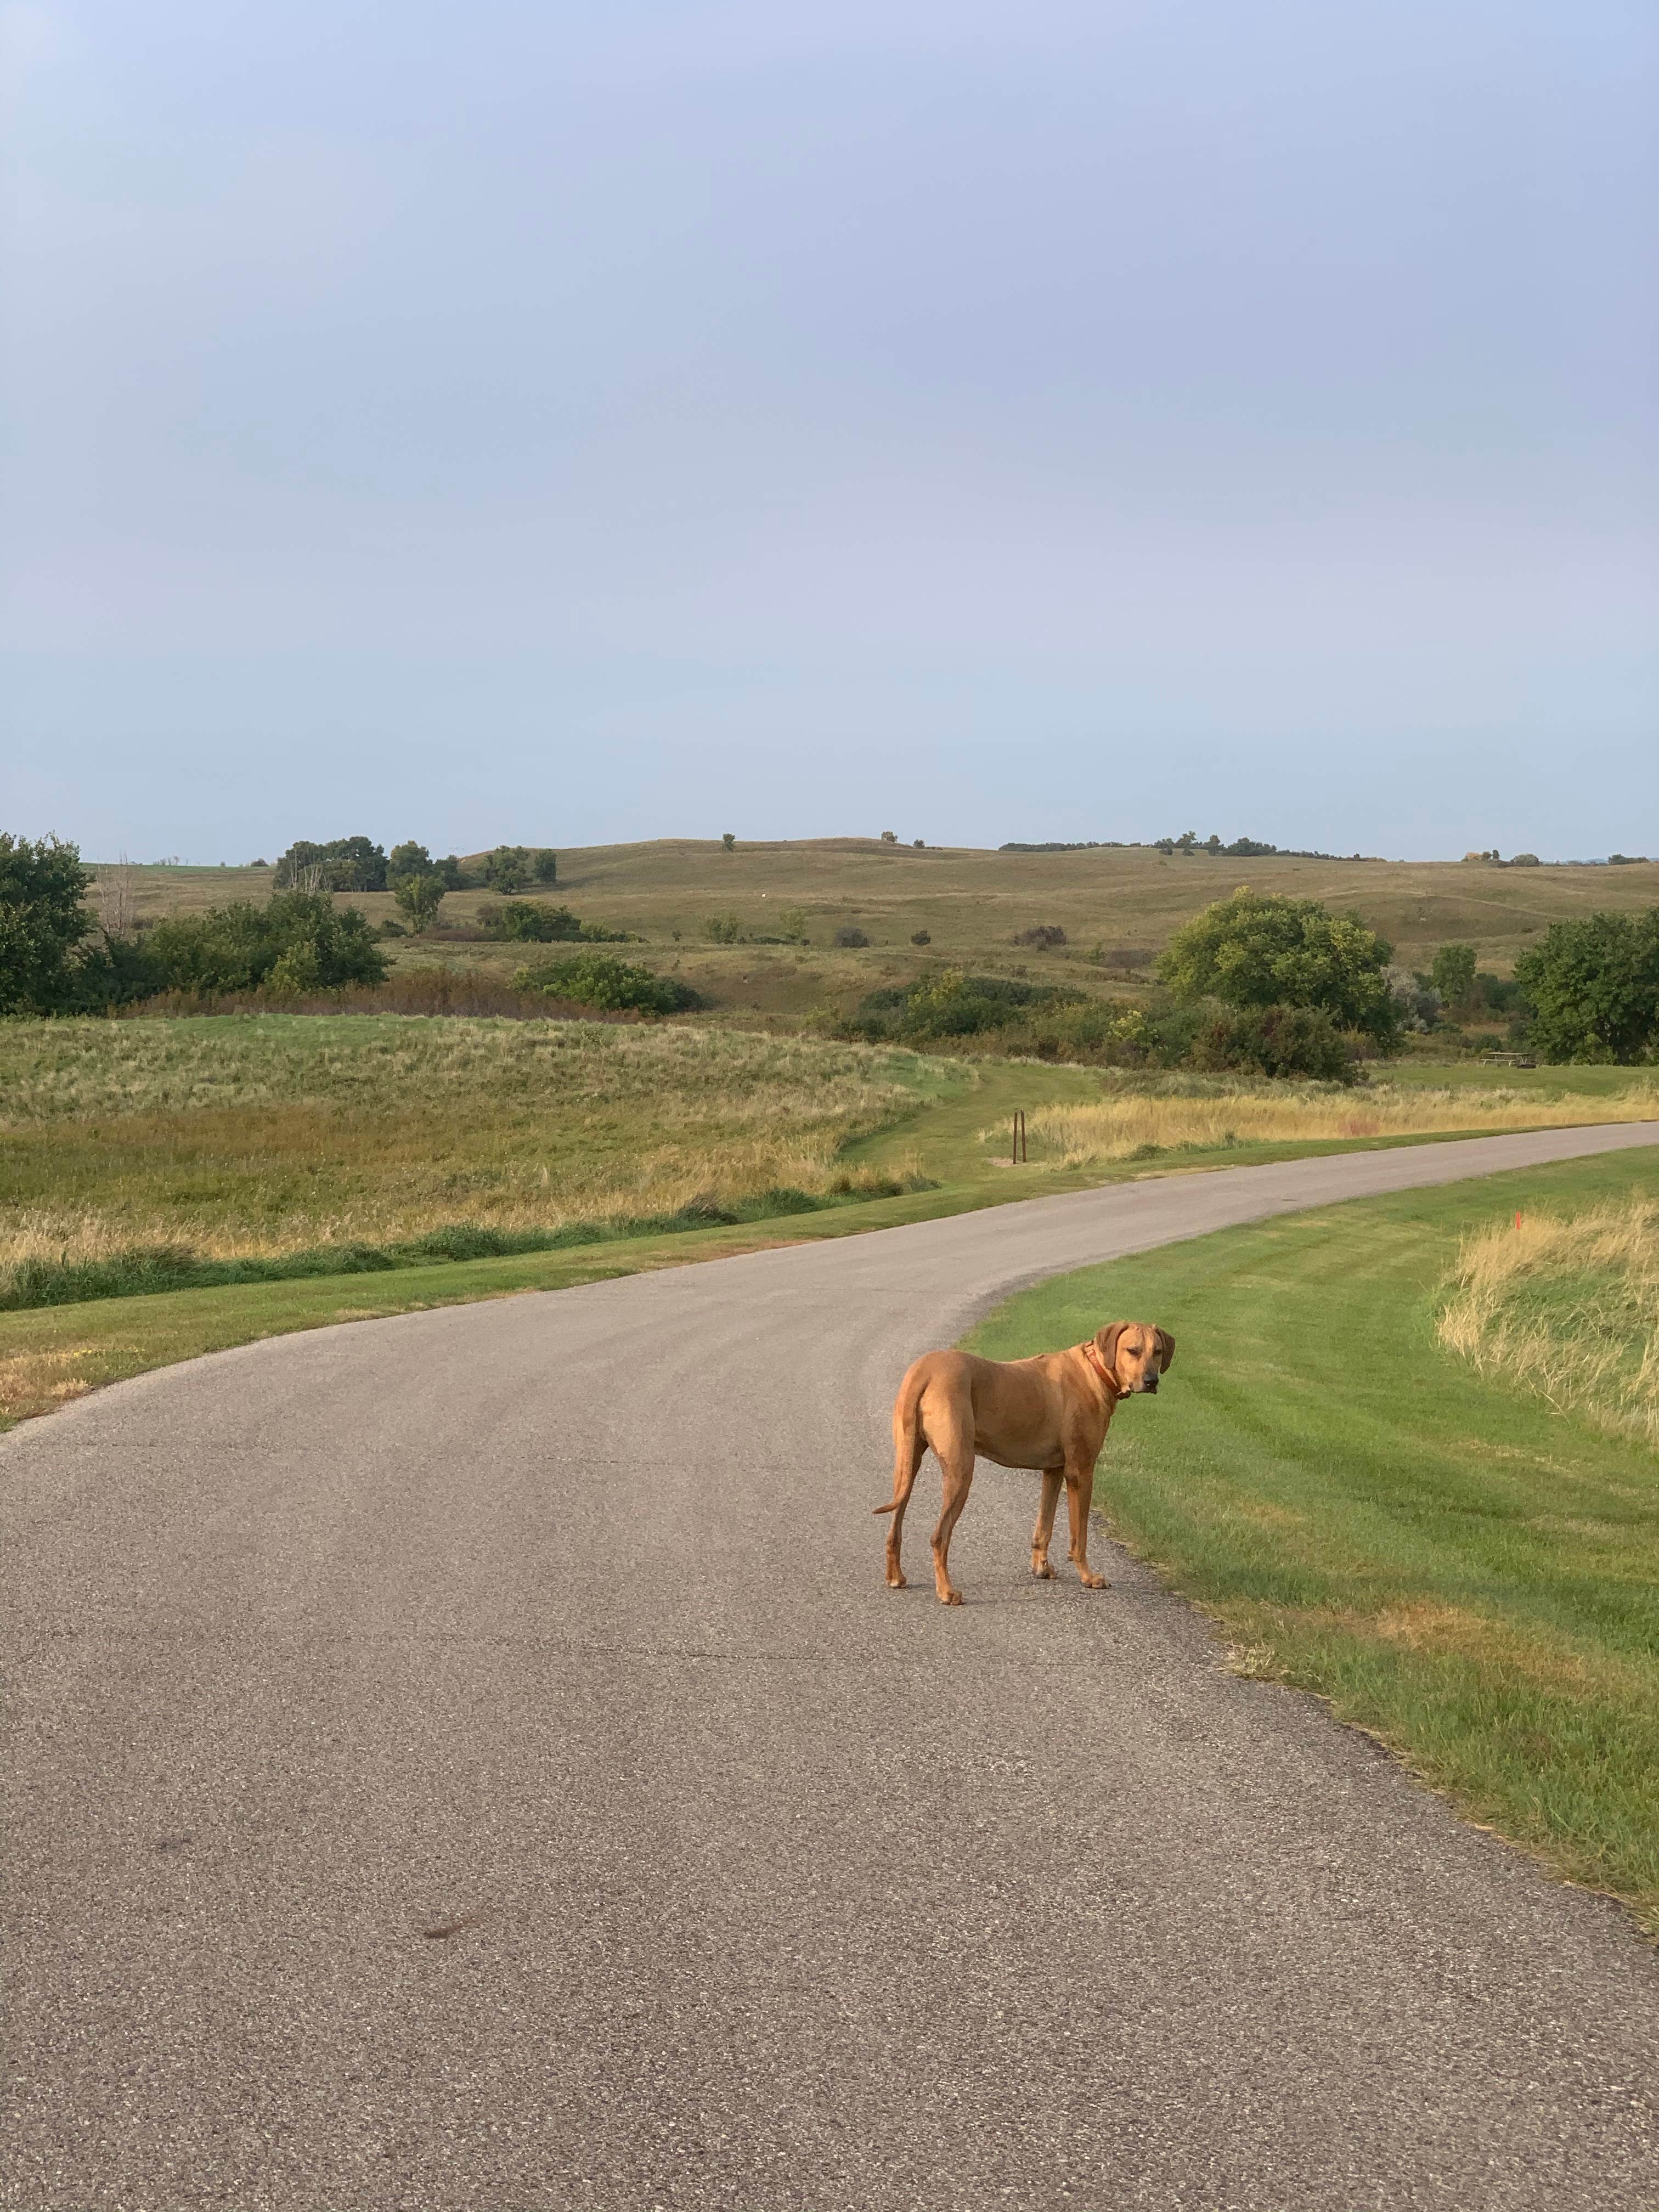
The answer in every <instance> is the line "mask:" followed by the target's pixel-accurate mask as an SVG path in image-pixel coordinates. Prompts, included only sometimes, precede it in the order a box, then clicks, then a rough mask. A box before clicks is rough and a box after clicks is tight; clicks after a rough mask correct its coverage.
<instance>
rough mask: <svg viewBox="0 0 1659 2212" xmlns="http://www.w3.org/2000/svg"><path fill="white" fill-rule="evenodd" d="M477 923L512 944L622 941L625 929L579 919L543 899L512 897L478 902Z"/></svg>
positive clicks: (606, 943)
mask: <svg viewBox="0 0 1659 2212" xmlns="http://www.w3.org/2000/svg"><path fill="white" fill-rule="evenodd" d="M478 921H479V923H480V926H481V927H483V928H484V929H486V930H488V931H489V934H490V935H491V936H492V937H495V938H500V939H502V940H503V941H504V942H506V943H507V944H512V945H574V944H584V945H625V944H627V942H628V932H627V931H626V930H625V929H607V928H606V927H605V924H604V923H603V922H602V921H579V920H578V919H577V917H576V916H575V915H574V914H573V913H572V912H571V911H570V908H568V906H550V905H549V904H548V902H547V901H546V900H545V899H515V900H514V901H513V904H512V905H511V906H481V907H480V908H478Z"/></svg>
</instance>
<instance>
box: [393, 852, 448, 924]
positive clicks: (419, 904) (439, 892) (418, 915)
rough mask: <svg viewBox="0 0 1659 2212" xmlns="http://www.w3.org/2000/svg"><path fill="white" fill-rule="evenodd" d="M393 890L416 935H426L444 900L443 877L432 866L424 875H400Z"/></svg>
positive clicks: (400, 908)
mask: <svg viewBox="0 0 1659 2212" xmlns="http://www.w3.org/2000/svg"><path fill="white" fill-rule="evenodd" d="M392 892H393V896H395V898H396V899H397V902H398V908H399V910H400V911H401V912H402V914H403V916H404V921H407V922H408V924H409V926H410V928H411V929H412V930H413V931H414V933H415V934H416V937H422V936H424V934H425V933H426V932H427V931H428V929H430V928H431V927H432V925H433V923H434V922H435V921H436V920H437V919H438V909H439V908H440V907H441V905H442V904H443V902H444V885H443V878H442V877H441V876H440V875H439V874H437V872H435V870H433V869H430V868H428V870H427V871H426V872H425V873H424V874H422V875H413V874H410V875H405V876H399V877H398V878H397V879H396V881H395V883H394V884H393V886H392Z"/></svg>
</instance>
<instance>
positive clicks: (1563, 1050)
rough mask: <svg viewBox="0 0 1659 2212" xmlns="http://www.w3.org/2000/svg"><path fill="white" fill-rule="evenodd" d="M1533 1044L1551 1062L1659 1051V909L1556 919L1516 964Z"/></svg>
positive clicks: (1625, 1059)
mask: <svg viewBox="0 0 1659 2212" xmlns="http://www.w3.org/2000/svg"><path fill="white" fill-rule="evenodd" d="M1515 980H1516V982H1517V983H1518V984H1519V985H1520V987H1521V992H1522V997H1523V998H1524V999H1525V1000H1526V1002H1527V1004H1528V1006H1530V1007H1531V1009H1532V1022H1531V1026H1530V1028H1529V1030H1528V1038H1529V1041H1530V1042H1531V1043H1532V1044H1533V1045H1534V1048H1536V1049H1537V1051H1538V1052H1540V1053H1541V1054H1542V1056H1543V1057H1544V1058H1545V1059H1546V1060H1556V1061H1560V1060H1591V1061H1595V1060H1617V1061H1620V1062H1621V1063H1623V1064H1625V1065H1626V1066H1628V1065H1629V1064H1630V1063H1631V1062H1632V1061H1635V1060H1652V1059H1653V1058H1655V1057H1656V1055H1659V907H1649V908H1648V909H1647V911H1646V912H1645V913H1644V914H1592V915H1585V916H1584V918H1583V920H1582V921H1553V922H1552V923H1551V924H1550V926H1549V927H1548V928H1547V930H1546V931H1545V933H1544V934H1543V936H1542V938H1541V939H1540V940H1539V942H1538V943H1537V944H1536V945H1533V946H1532V947H1531V948H1530V949H1529V950H1528V951H1525V952H1523V953H1522V956H1521V957H1520V958H1519V959H1518V960H1517V961H1516V963H1515Z"/></svg>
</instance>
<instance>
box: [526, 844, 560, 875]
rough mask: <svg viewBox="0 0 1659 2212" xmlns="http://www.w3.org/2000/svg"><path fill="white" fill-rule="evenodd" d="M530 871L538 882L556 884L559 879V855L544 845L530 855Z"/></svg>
mask: <svg viewBox="0 0 1659 2212" xmlns="http://www.w3.org/2000/svg"><path fill="white" fill-rule="evenodd" d="M530 872H531V874H532V876H534V878H536V881H537V882H538V884H556V883H557V882H558V880H559V856H558V854H556V853H550V852H549V850H548V849H547V848H546V846H545V845H544V846H542V847H541V848H539V849H538V851H536V852H534V853H532V854H531V856H530Z"/></svg>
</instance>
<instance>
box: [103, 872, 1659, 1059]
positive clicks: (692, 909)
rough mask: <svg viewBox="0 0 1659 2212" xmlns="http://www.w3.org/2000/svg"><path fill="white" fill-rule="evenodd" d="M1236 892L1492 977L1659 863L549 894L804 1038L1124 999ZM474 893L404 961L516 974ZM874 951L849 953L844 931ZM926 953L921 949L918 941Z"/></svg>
mask: <svg viewBox="0 0 1659 2212" xmlns="http://www.w3.org/2000/svg"><path fill="white" fill-rule="evenodd" d="M1241 883H1249V884H1251V885H1253V886H1254V887H1255V889H1256V890H1266V891H1283V892H1286V893H1289V894H1291V896H1296V897H1298V898H1301V897H1311V898H1318V899H1322V900H1324V901H1325V902H1327V903H1328V905H1330V906H1331V907H1333V908H1335V909H1337V910H1338V911H1340V912H1344V913H1354V914H1358V915H1359V916H1360V917H1361V919H1362V920H1364V921H1365V922H1367V923H1368V924H1369V925H1370V927H1373V928H1375V929H1377V930H1380V931H1381V932H1382V933H1383V936H1385V937H1386V938H1388V939H1389V940H1390V941H1391V942H1392V943H1393V944H1394V945H1395V948H1396V954H1397V957H1399V959H1400V960H1401V962H1402V963H1403V964H1405V965H1407V966H1413V965H1415V966H1419V967H1421V966H1424V965H1425V964H1426V963H1427V961H1428V959H1429V957H1430V956H1431V953H1432V952H1433V951H1434V949H1435V948H1436V947H1437V945H1442V944H1446V943H1450V942H1457V943H1470V944H1473V945H1475V946H1476V947H1477V948H1478V951H1479V957H1480V963H1481V965H1482V966H1483V967H1486V968H1490V969H1492V970H1493V971H1494V972H1496V973H1498V974H1500V975H1507V974H1508V973H1509V972H1510V969H1511V968H1512V967H1513V964H1514V961H1515V957H1516V954H1517V953H1518V952H1520V951H1522V950H1523V949H1524V947H1525V946H1526V945H1528V944H1529V943H1530V942H1531V941H1532V940H1533V939H1534V938H1535V937H1536V936H1537V935H1538V933H1540V932H1541V930H1542V929H1544V928H1545V927H1547V925H1548V923H1550V922H1551V921H1555V920H1557V919H1559V918H1561V917H1565V916H1570V915H1581V914H1584V913H1588V912H1589V911H1590V910H1591V909H1593V908H1597V907H1614V908H1631V907H1644V906H1649V905H1652V904H1654V903H1655V902H1659V864H1654V863H1644V864H1642V865H1641V866H1631V867H1619V868H1606V867H1550V868H1500V867H1495V866H1489V865H1484V864H1480V863H1476V862H1473V861H1452V862H1403V861H1388V860H1291V859H1286V858H1283V857H1272V858H1268V859H1258V860H1227V859H1225V858H1224V859H1212V858H1211V857H1210V856H1209V855H1208V854H1200V855H1193V856H1188V855H1179V854H1178V855H1176V856H1175V857H1174V858H1166V857H1165V856H1164V854H1160V853H1157V852H1154V851H1152V849H1151V848H1142V847H1121V848H1102V849H1098V850H1096V851H1094V852H1081V853H1036V854H1031V853H994V852H982V851H973V850H962V849H957V848H945V847H940V848H927V849H925V850H923V851H920V852H918V851H917V850H915V848H914V847H912V846H910V845H908V844H902V845H884V844H882V843H881V842H879V841H878V840H877V839H874V838H858V837H846V838H820V839H813V840H809V841H804V842H795V843H783V842H778V843H755V844H749V843H741V844H739V845H738V847H737V848H736V849H735V851H733V852H731V853H727V852H726V851H725V850H724V848H722V847H721V846H720V844H718V843H715V842H698V841H696V840H692V839H662V840H659V841H657V842H653V843H649V844H640V845H617V846H595V847H589V848H573V849H568V850H564V851H562V852H561V853H560V854H559V883H558V886H557V889H556V891H555V892H554V893H553V894H552V896H555V897H556V898H557V899H559V900H561V901H564V902H568V904H569V905H570V906H572V907H573V908H574V909H575V911H576V912H577V913H578V914H580V915H582V916H584V917H585V918H586V919H590V920H592V921H601V922H604V923H605V924H606V925H607V926H609V927H614V928H623V929H627V930H629V931H632V932H634V933H636V934H637V935H638V936H639V937H640V938H641V939H642V940H643V944H644V946H645V948H646V950H645V951H644V952H643V954H642V956H641V957H645V958H646V959H647V961H648V962H649V963H650V964H651V965H653V966H654V967H657V968H659V969H663V970H664V971H665V972H671V973H673V974H676V975H679V976H680V978H681V979H682V980H683V981H686V982H688V983H690V984H691V985H692V986H693V987H695V988H696V989H697V990H699V991H701V992H702V993H703V994H705V996H706V997H707V998H708V1001H709V1004H710V1008H711V1011H712V1012H713V1014H714V1018H716V1019H720V1020H740V1021H743V1022H744V1023H746V1024H748V1025H750V1026H751V1027H752V1026H753V1025H754V1024H756V1022H757V1021H762V1022H769V1023H775V1024H778V1025H780V1026H785V1027H792V1026H797V1025H799V1024H801V1023H803V1022H805V1021H809V1020H811V1019H812V1018H815V1017H820V1018H821V1017H825V1016H834V1015H839V1014H844V1013H847V1012H850V1011H851V1009H852V1007H853V1006H854V1005H856V1003H857V1002H858V1000H860V999H861V998H862V997H863V996H864V995H865V994H866V993H867V992H869V991H872V990H873V989H875V988H877V987H878V986H880V985H883V984H888V983H896V982H903V981H907V980H908V978H909V977H910V976H912V975H915V974H917V973H918V972H920V971H921V970H922V969H927V968H933V967H939V966H957V967H962V966H967V967H969V968H972V969H976V970H980V971H982V972H986V973H991V974H1000V975H1017V976H1024V977H1028V978H1030V980H1032V981H1039V982H1058V983H1065V984H1067V985H1070V986H1072V987H1076V988H1078V989H1080V990H1083V991H1085V992H1089V993H1091V994H1101V995H1114V994H1121V993H1124V992H1126V991H1132V990H1133V988H1134V987H1136V985H1137V983H1138V982H1144V981H1145V979H1146V973H1147V970H1148V968H1149V966H1150V963H1151V962H1152V959H1153V958H1154V957H1155V956H1156V955H1157V953H1158V951H1159V950H1161V948H1162V947H1163V946H1164V944H1166V943H1167V941H1168V939H1169V938H1170V934H1171V933H1173V931H1174V930H1175V929H1176V928H1177V927H1179V926H1180V924H1181V923H1182V921H1186V920H1187V919H1188V916H1189V915H1192V914H1194V913H1195V912H1196V911H1197V910H1198V908H1200V907H1202V906H1206V905H1207V904H1208V903H1209V902H1211V901H1212V899H1217V898H1223V897H1225V896H1226V895H1227V894H1228V893H1229V892H1230V891H1231V890H1233V889H1234V888H1235V886H1236V885H1237V884H1241ZM269 889H270V870H269V869H265V870H256V869H241V868H141V869H135V870H133V871H132V891H133V903H134V905H135V907H136V910H137V913H138V914H139V915H158V914H161V913H164V912H168V911H173V910H178V909H181V908H197V907H201V906H204V905H208V904H214V903H217V902H221V901H222V900H224V899H225V898H227V897H229V896H238V897H250V896H252V897H261V898H262V897H264V896H266V895H267V893H268V891H269ZM343 899H346V900H349V902H350V903H352V904H355V905H358V906H361V907H362V908H363V910H364V911H365V913H367V914H368V915H369V916H370V917H371V918H372V919H373V920H374V921H389V920H392V919H394V918H395V916H396V913H397V908H396V905H395V902H393V900H392V896H391V895H390V894H389V893H387V892H352V893H349V894H343ZM488 899H489V894H488V893H486V892H481V891H463V892H456V893H453V894H452V895H451V896H450V897H449V898H448V899H447V901H446V902H445V904H444V908H443V913H442V917H441V919H442V922H443V925H444V927H443V929H442V930H441V932H440V933H438V934H437V935H435V936H434V937H430V938H423V939H415V938H406V939H396V940H393V941H392V957H393V958H394V960H395V961H397V962H398V963H411V962H412V963H425V962H428V961H431V960H434V959H442V960H445V961H450V962H454V963H460V964H466V965H471V964H473V963H481V964H483V966H485V967H487V968H490V969H499V970H500V971H501V974H502V975H504V976H505V975H508V974H510V973H511V972H512V970H513V969H514V968H516V967H518V966H520V964H522V962H523V959H524V957H525V955H524V950H523V948H522V947H520V946H512V945H489V944H485V943H481V942H472V941H469V940H468V939H466V938H465V937H464V936H460V937H458V936H455V935H453V934H450V932H453V931H454V930H456V929H458V928H459V929H460V930H463V931H465V930H466V929H469V928H476V926H477V910H478V908H479V907H480V906H481V905H482V904H483V903H485V902H486V901H487V900H488ZM787 908H799V909H800V910H801V912H802V913H803V914H804V915H805V922H806V933H807V936H808V939H809V940H810V941H809V942H808V943H807V944H806V945H804V946H803V945H783V944H776V943H774V944H768V943H766V942H764V941H763V940H764V939H767V938H769V937H775V936H777V935H778V934H779V932H780V927H781V925H780V921H779V917H780V916H781V914H782V913H783V912H784V910H785V909H787ZM717 915H735V916H736V917H737V921H738V926H739V929H740V931H741V938H740V941H739V942H738V943H737V944H735V945H714V944H711V943H709V942H708V939H706V938H705V936H704V934H703V932H704V928H705V925H706V924H707V923H708V921H709V920H710V919H711V918H712V917H714V916H717ZM1042 924H1053V925H1055V926H1057V927H1060V928H1062V929H1064V930H1065V931H1066V939H1067V941H1066V944H1065V945H1063V946H1059V947H1056V948H1054V949H1053V950H1050V951H1037V950H1035V949H1032V948H1030V947H1027V946H1021V945H1016V944H1015V943H1014V942H1013V939H1014V938H1015V937H1016V936H1017V935H1018V933H1020V932H1022V931H1024V930H1028V929H1030V928H1032V927H1035V926H1037V925H1042ZM842 926H852V927H859V928H861V929H862V930H864V932H865V933H866V935H867V936H868V937H869V938H870V939H871V940H872V941H871V943H870V945H869V946H868V947H867V948H866V949H863V950H843V949H840V948H837V947H836V946H835V945H833V943H832V942H831V939H833V937H834V934H835V932H836V929H837V928H839V927H842ZM924 929H925V930H926V931H927V933H928V936H929V939H930V942H929V943H928V944H927V945H925V946H920V947H919V946H916V945H913V944H912V943H911V939H912V937H913V935H914V934H915V933H916V932H917V931H919V930H924Z"/></svg>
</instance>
